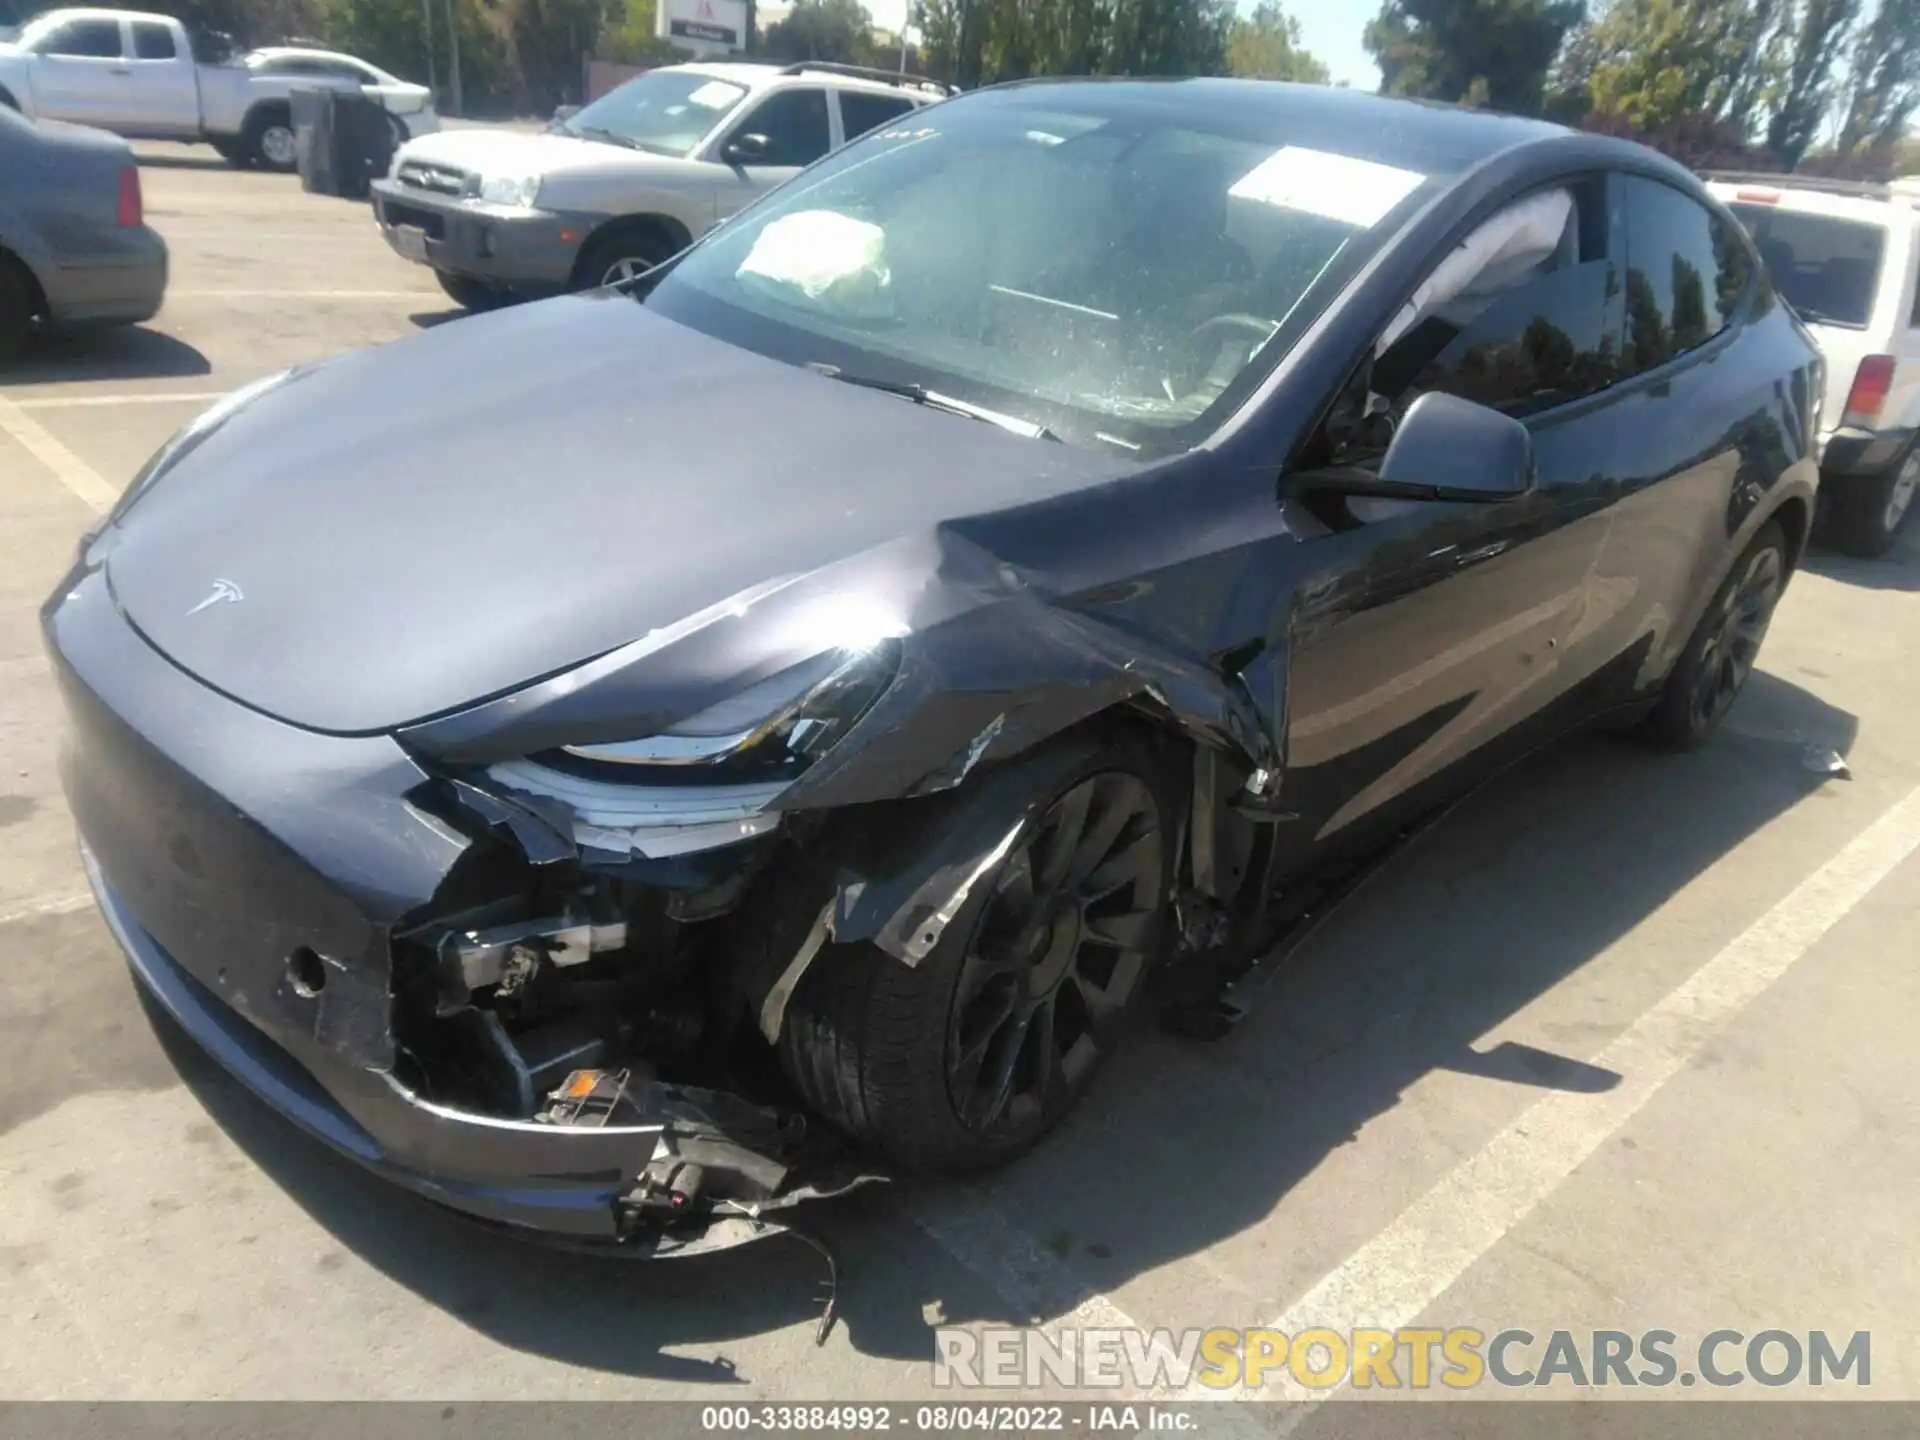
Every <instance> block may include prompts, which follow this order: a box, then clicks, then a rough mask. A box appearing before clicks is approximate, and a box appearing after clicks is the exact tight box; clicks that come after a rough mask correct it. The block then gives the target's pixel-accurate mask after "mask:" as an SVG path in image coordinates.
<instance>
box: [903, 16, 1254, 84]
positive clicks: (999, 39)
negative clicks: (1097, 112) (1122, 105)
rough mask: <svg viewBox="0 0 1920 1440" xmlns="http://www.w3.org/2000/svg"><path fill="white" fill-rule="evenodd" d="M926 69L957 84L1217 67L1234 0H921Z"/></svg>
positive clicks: (917, 20) (918, 20)
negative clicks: (1026, 77) (1054, 76)
mask: <svg viewBox="0 0 1920 1440" xmlns="http://www.w3.org/2000/svg"><path fill="white" fill-rule="evenodd" d="M913 17H914V18H913V24H914V25H915V26H917V27H918V29H919V31H920V34H921V54H922V56H924V57H925V61H926V67H927V72H928V73H929V74H930V75H933V76H935V77H936V78H938V79H941V80H949V81H952V82H954V83H956V84H959V85H962V86H973V85H979V84H990V83H992V82H994V81H997V80H1007V79H1015V78H1018V77H1021V76H1026V75H1217V74H1220V73H1221V72H1222V71H1223V70H1224V69H1225V68H1226V64H1227V38H1228V35H1229V34H1230V32H1231V31H1232V29H1233V25H1234V10H1233V0H921V3H920V4H919V5H918V6H917V7H916V8H915V10H914V12H913Z"/></svg>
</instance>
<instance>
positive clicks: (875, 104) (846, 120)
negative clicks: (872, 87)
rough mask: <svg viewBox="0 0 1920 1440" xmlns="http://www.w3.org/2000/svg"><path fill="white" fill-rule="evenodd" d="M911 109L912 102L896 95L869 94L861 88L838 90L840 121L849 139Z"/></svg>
mask: <svg viewBox="0 0 1920 1440" xmlns="http://www.w3.org/2000/svg"><path fill="white" fill-rule="evenodd" d="M911 109H913V102H912V101H911V100H903V99H901V98H900V97H899V96H897V95H869V94H867V93H866V92H865V91H863V90H842V91H841V92H840V123H841V125H843V126H844V127H845V128H846V132H847V139H849V140H851V139H853V138H854V136H856V135H864V134H866V133H867V131H869V130H876V129H878V128H879V127H880V126H882V125H884V124H886V123H887V122H888V121H889V120H897V119H899V118H900V117H901V116H902V115H904V114H906V113H907V112H908V111H909V110H911Z"/></svg>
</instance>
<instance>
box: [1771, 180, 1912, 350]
mask: <svg viewBox="0 0 1920 1440" xmlns="http://www.w3.org/2000/svg"><path fill="white" fill-rule="evenodd" d="M1733 213H1734V214H1736V215H1738V216H1739V217H1740V223H1741V224H1742V225H1745V226H1746V227H1747V231H1748V233H1749V234H1751V235H1752V236H1753V243H1754V244H1755V246H1757V247H1758V248H1759V251H1760V258H1761V259H1762V260H1764V261H1765V262H1766V265H1767V273H1768V274H1770V275H1771V276H1772V277H1773V284H1774V288H1775V289H1776V290H1778V291H1779V292H1780V295H1781V298H1782V299H1784V300H1785V301H1786V302H1787V303H1788V304H1789V305H1791V306H1793V308H1794V309H1795V310H1797V311H1799V312H1800V317H1801V318H1802V319H1803V320H1808V321H1811V322H1813V323H1814V324H1817V325H1839V326H1841V327H1843V328H1845V329H1849V330H1864V329H1866V328H1867V321H1868V319H1869V318H1870V317H1871V316H1872V314H1873V297H1874V293H1875V292H1876V291H1877V290H1878V289H1879V286H1880V267H1881V265H1882V264H1883V263H1884V260H1885V257H1886V250H1887V232H1886V229H1885V227H1884V226H1880V225H1874V224H1871V223H1869V222H1867V221H1864V220H1840V219H1836V218H1834V217H1833V216H1830V215H1808V214H1806V213H1804V212H1801V211H1796V210H1781V209H1778V208H1777V207H1775V206H1772V205H1735V206H1734V207H1733Z"/></svg>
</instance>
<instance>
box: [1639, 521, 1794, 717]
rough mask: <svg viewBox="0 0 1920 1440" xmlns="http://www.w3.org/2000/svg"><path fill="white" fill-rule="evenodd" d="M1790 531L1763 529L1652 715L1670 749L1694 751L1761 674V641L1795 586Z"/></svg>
mask: <svg viewBox="0 0 1920 1440" xmlns="http://www.w3.org/2000/svg"><path fill="white" fill-rule="evenodd" d="M1787 571H1788V561H1787V543H1786V535H1785V534H1784V532H1782V530H1781V529H1780V526H1779V525H1778V524H1777V523H1775V522H1769V523H1768V524H1767V525H1765V526H1764V527H1762V529H1761V531H1760V533H1759V535H1757V536H1756V537H1755V538H1754V541H1753V543H1752V544H1751V545H1750V546H1748V547H1747V549H1746V551H1745V552H1744V553H1743V554H1742V555H1741V556H1740V558H1739V560H1738V561H1736V562H1735V563H1734V566H1733V569H1732V571H1731V572H1730V573H1729V574H1728V576H1727V578H1726V579H1725V580H1724V581H1723V582H1722V583H1721V586H1720V588H1719V590H1717V591H1716V592H1714V597H1713V600H1712V602H1711V603H1710V604H1709V605H1708V606H1707V610H1706V613H1705V614H1704V615H1702V616H1701V617H1700V623H1699V624H1698V625H1697V626H1695V627H1694V632H1693V636H1692V638H1691V639H1689V640H1688V642H1687V648H1686V650H1685V651H1683V652H1682V653H1681V656H1680V659H1679V661H1678V663H1676V664H1675V665H1674V667H1673V672H1672V673H1671V674H1670V675H1668V677H1667V683H1666V688H1665V689H1664V690H1663V691H1662V692H1661V696H1660V700H1659V702H1658V704H1657V705H1656V706H1655V708H1654V711H1653V713H1652V715H1651V716H1650V717H1649V718H1648V726H1647V728H1648V734H1649V736H1650V737H1651V738H1652V739H1653V741H1654V742H1655V743H1656V744H1658V745H1659V746H1661V747H1662V748H1664V749H1668V750H1690V749H1692V748H1693V747H1694V746H1696V745H1698V744H1700V743H1701V742H1702V741H1703V740H1705V739H1706V738H1707V736H1709V735H1710V734H1712V733H1713V731H1714V730H1715V729H1716V728H1718V726H1719V724H1720V722H1721V720H1722V719H1724V718H1725V717H1726V713H1727V711H1728V710H1730V709H1732V708H1733V702H1734V700H1735V699H1736V698H1738V696H1739V694H1740V692H1741V691H1742V690H1743V689H1745V688H1746V684H1747V681H1748V679H1749V678H1750V677H1751V676H1752V674H1753V667H1754V662H1755V661H1756V660H1758V659H1759V656H1760V645H1761V642H1762V641H1764V640H1765V639H1766V636H1767V627H1768V625H1770V624H1771V623H1772V622H1773V611H1774V607H1775V606H1777V605H1778V604H1779V603H1780V596H1781V593H1782V592H1783V591H1784V590H1785V589H1786V584H1787Z"/></svg>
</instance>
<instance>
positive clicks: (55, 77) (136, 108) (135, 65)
mask: <svg viewBox="0 0 1920 1440" xmlns="http://www.w3.org/2000/svg"><path fill="white" fill-rule="evenodd" d="M307 86H315V87H319V88H324V89H349V88H351V89H357V90H359V91H360V92H362V93H364V94H367V95H370V96H373V97H374V98H376V99H378V100H379V101H380V102H381V104H382V105H383V106H384V107H385V108H386V110H387V113H388V115H389V116H390V117H391V119H392V121H393V125H394V138H395V139H396V141H405V140H407V139H409V138H411V137H412V136H414V135H421V134H425V133H427V132H429V131H432V130H436V129H438V128H439V120H438V118H437V117H436V116H435V115H434V112H433V104H432V95H431V93H430V92H429V91H428V90H427V88H426V87H425V86H424V85H410V84H408V83H407V82H405V81H403V80H398V79H396V78H395V77H393V76H392V75H389V74H387V73H386V72H385V71H383V70H379V69H376V68H375V67H373V66H371V65H368V64H367V63H366V62H365V61H362V60H356V59H354V58H353V57H352V56H349V55H335V54H332V53H330V52H326V51H306V50H299V51H296V50H262V51H256V52H255V53H254V54H251V55H247V56H243V57H241V58H239V59H237V60H232V61H221V62H220V63H207V57H205V56H204V55H202V54H200V53H199V48H198V47H196V46H195V44H194V37H193V35H192V34H191V33H190V32H189V31H188V29H187V27H186V26H184V25H182V24H181V23H180V22H179V21H178V20H174V19H171V18H169V17H168V16H165V15H150V14H146V13H144V12H141V11H137V10H94V9H63V10H49V11H47V12H46V13H45V14H43V15H40V16H37V17H36V18H34V19H33V20H31V21H29V22H28V23H27V24H26V26H24V27H23V28H22V29H21V31H20V34H19V36H18V38H17V39H15V40H14V41H12V42H11V43H9V44H0V104H4V105H9V106H11V107H12V108H13V109H15V110H18V111H20V112H21V113H22V114H24V115H26V116H28V117H29V118H34V119H48V120H71V121H76V122H78V123H80V124H83V125H94V126H98V127H99V128H100V129H102V130H111V131H113V132H114V133H115V134H117V135H124V136H126V137H127V138H129V139H139V140H187V141H204V142H205V143H207V144H209V145H211V146H213V148H214V149H216V150H218V151H219V152H220V153H221V155H223V156H225V157H226V158H227V159H228V160H229V161H231V162H233V163H234V164H236V165H260V166H264V167H266V168H268V169H273V170H291V169H293V168H294V163H295V159H296V156H295V151H294V142H293V120H292V115H291V111H290V107H289V104H288V99H287V97H288V95H289V94H291V92H292V91H293V90H294V89H296V88H301V87H307Z"/></svg>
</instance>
